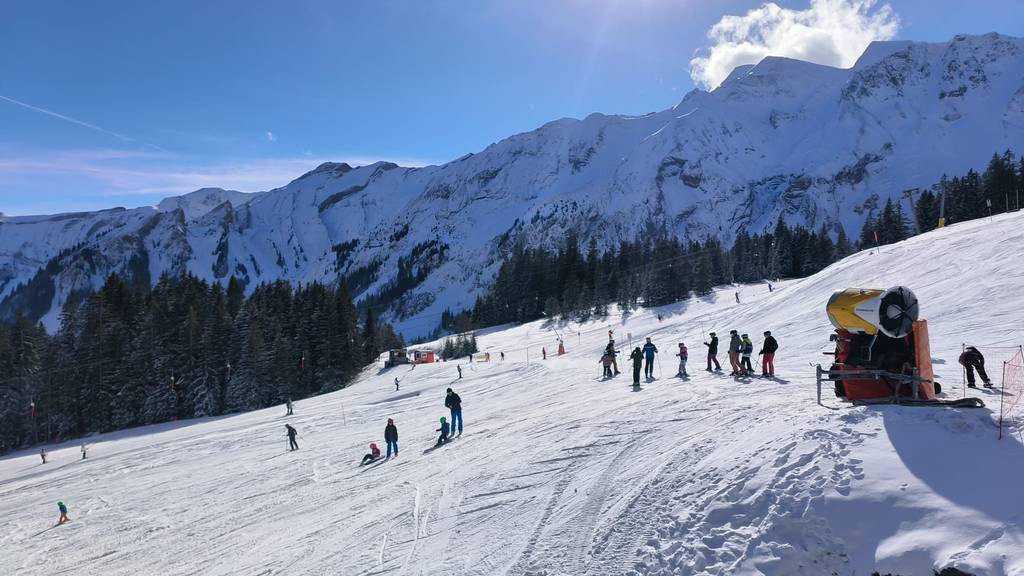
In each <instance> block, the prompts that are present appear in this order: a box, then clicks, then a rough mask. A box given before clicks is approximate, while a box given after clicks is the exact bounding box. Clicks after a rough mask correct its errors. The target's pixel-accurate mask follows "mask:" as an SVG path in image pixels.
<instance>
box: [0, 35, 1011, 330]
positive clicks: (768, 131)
mask: <svg viewBox="0 0 1024 576" xmlns="http://www.w3.org/2000/svg"><path fill="white" fill-rule="evenodd" d="M1007 148H1010V149H1014V150H1018V151H1021V150H1024V41H1022V40H1021V39H1020V38H1014V37H1009V36H1002V35H998V34H986V35H981V36H957V37H955V38H953V39H952V40H950V41H949V42H944V43H919V42H881V43H874V44H872V45H871V46H869V47H868V49H867V50H866V51H865V53H864V55H863V56H862V57H861V59H860V60H859V61H858V62H857V63H856V64H855V65H854V66H853V67H852V68H850V69H838V68H830V67H827V66H820V65H815V64H810V63H806V62H800V61H796V60H791V59H785V58H766V59H764V60H763V61H762V62H760V63H758V64H757V65H754V66H749V67H741V68H738V69H737V70H736V71H734V72H733V74H732V75H730V77H729V79H728V80H727V81H726V82H724V83H723V84H722V86H720V87H719V88H717V89H716V90H714V91H712V92H704V91H699V90H697V91H693V92H691V93H689V94H687V96H686V97H685V98H684V99H683V100H682V101H681V102H680V103H679V104H677V105H676V106H674V107H672V108H670V109H666V110H663V111H661V112H656V113H652V114H648V115H644V116H622V115H604V114H592V115H589V116H587V117H586V118H584V119H582V120H576V119H569V118H563V119H559V120H555V121H552V122H549V123H547V124H545V125H543V126H541V127H539V128H537V129H536V130H533V131H530V132H524V133H521V134H516V135H513V136H510V137H509V138H506V139H504V140H501V141H499V142H496V143H494V144H491V145H490V146H488V147H487V148H485V149H484V150H482V151H480V152H478V153H475V154H468V155H466V156H463V157H461V158H459V159H457V160H454V161H452V162H449V163H446V164H442V165H438V166H426V167H422V168H404V167H400V166H397V165H395V164H392V163H385V162H380V163H376V164H373V165H369V166H351V165H348V164H344V163H326V164H323V165H321V166H319V167H317V168H316V169H314V170H312V171H310V172H308V173H306V174H304V175H302V176H301V177H299V178H297V179H296V180H295V181H293V182H291V183H290V184H288V185H287V186H284V187H281V188H278V189H274V190H270V191H267V192H262V193H258V194H253V195H243V194H241V193H238V192H233V191H227V190H209V189H208V190H200V191H197V192H194V193H192V194H189V195H186V196H183V197H180V198H176V199H168V200H165V201H164V202H161V204H160V206H159V207H157V208H138V209H132V210H117V211H100V212H93V213H83V214H72V215H68V214H65V215H60V216H55V217H22V218H6V219H4V220H2V221H0V315H10V314H13V312H14V309H15V308H21V309H22V310H23V311H27V312H28V313H30V315H31V316H38V317H40V318H42V319H43V320H44V321H45V322H46V323H47V325H48V326H51V327H52V326H54V325H55V322H56V318H57V313H58V311H59V308H60V306H61V304H62V303H63V301H64V300H65V299H66V298H67V295H68V294H70V293H72V292H80V291H82V290H84V289H88V288H90V287H95V286H97V285H99V283H100V282H102V280H103V279H104V278H105V277H106V276H107V275H108V274H109V273H111V272H118V273H122V274H127V275H140V274H144V275H146V276H147V277H148V279H149V280H150V281H155V280H156V279H158V278H159V277H160V276H161V275H162V274H165V273H169V274H179V273H185V272H190V273H192V274H195V275H197V276H200V277H203V278H206V279H208V280H211V281H218V282H224V281H226V280H227V278H229V277H230V276H236V277H239V278H241V279H243V280H244V281H245V282H247V283H248V285H249V286H254V285H256V284H258V283H260V282H266V281H273V280H278V279H283V280H287V281H291V282H308V281H312V280H324V281H331V280H333V279H334V278H336V277H337V276H338V275H339V274H344V275H347V276H348V277H349V278H350V282H351V284H352V289H353V291H354V293H355V294H356V295H357V296H360V297H366V296H370V295H374V294H378V293H380V292H381V291H384V290H386V291H387V293H388V294H389V296H388V298H387V300H388V301H389V303H390V304H392V305H393V307H392V312H393V314H392V318H394V319H397V320H398V327H399V329H401V330H402V331H403V332H404V333H405V334H406V335H407V336H419V335H423V334H426V333H429V332H430V331H432V330H433V329H434V328H435V327H436V326H437V321H438V318H439V316H440V312H441V311H443V310H445V309H448V308H450V309H459V308H463V307H467V306H470V305H472V303H473V301H474V300H475V298H476V297H477V296H478V295H480V294H481V293H482V292H483V291H484V290H486V287H487V285H488V283H489V282H490V279H491V278H492V277H493V274H494V272H495V270H496V267H497V265H498V263H499V262H500V260H501V258H502V257H503V255H504V254H506V253H507V251H508V250H509V249H511V247H512V246H514V245H515V244H516V243H517V242H523V243H525V244H527V245H530V246H537V247H546V248H555V247H557V246H558V245H559V244H560V243H561V242H562V241H563V239H564V237H565V235H566V233H567V232H568V231H570V230H572V231H575V232H577V233H578V235H579V237H580V238H581V239H582V240H583V241H584V242H586V241H588V240H589V239H590V238H594V239H596V240H597V242H598V244H599V246H610V245H612V244H616V243H618V242H620V241H621V240H624V239H633V238H636V237H637V236H650V235H652V234H655V235H665V236H677V237H680V238H692V239H703V238H706V237H709V236H715V237H718V238H720V239H722V240H723V241H725V242H726V243H728V242H730V241H731V240H732V238H733V237H734V235H735V234H736V233H737V232H738V231H740V230H749V231H753V232H759V231H762V230H765V229H767V228H770V227H772V226H774V224H775V222H776V221H777V220H778V219H779V218H780V217H784V218H785V219H786V221H787V222H788V223H790V224H795V225H803V226H808V227H813V228H819V227H821V226H825V227H827V228H828V229H830V230H833V231H837V230H838V229H839V227H840V226H842V227H845V229H846V231H847V233H848V234H850V235H854V234H856V232H857V231H858V230H859V229H860V226H861V224H862V222H863V220H864V218H865V217H867V215H868V214H869V213H871V211H872V210H874V209H876V207H878V206H881V205H882V204H884V201H885V199H887V198H893V199H895V200H898V201H903V202H906V200H905V199H904V194H903V193H904V191H906V190H913V189H917V188H921V187H927V186H930V185H932V184H933V183H935V182H937V181H938V180H939V178H940V177H941V176H942V174H943V173H947V174H957V173H962V172H965V171H966V170H967V169H968V168H979V167H982V166H983V165H984V164H985V162H986V161H987V160H988V158H989V157H990V156H991V154H992V153H993V152H996V151H1002V150H1005V149H1007ZM83 247H87V248H89V249H90V258H88V259H87V260H86V261H83V262H78V263H77V264H76V261H78V260H80V259H82V258H83V256H81V255H80V251H81V250H82V249H83ZM95 253H98V254H102V255H103V257H102V258H92V257H91V255H92V254H95ZM58 257H60V262H55V259H57V258H58ZM48 264H51V265H50V266H49V269H47V265H48ZM68 269H74V270H75V271H76V272H75V274H73V275H71V274H68V273H66V270H68ZM33 278H36V283H35V284H34V285H35V286H36V287H40V286H42V287H45V288H46V290H37V292H38V294H33V295H31V296H30V295H27V294H26V293H25V289H24V288H23V289H21V290H20V291H19V288H18V286H19V285H23V284H26V283H28V282H29V281H30V280H32V279H33ZM29 304H31V306H29Z"/></svg>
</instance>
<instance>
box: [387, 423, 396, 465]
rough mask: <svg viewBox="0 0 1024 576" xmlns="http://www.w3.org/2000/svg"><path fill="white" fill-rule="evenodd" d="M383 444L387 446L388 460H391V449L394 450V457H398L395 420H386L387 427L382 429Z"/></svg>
mask: <svg viewBox="0 0 1024 576" xmlns="http://www.w3.org/2000/svg"><path fill="white" fill-rule="evenodd" d="M384 442H387V445H388V458H391V448H394V449H395V456H396V457H397V456H398V427H397V426H395V420H394V419H393V418H388V425H387V426H385V427H384Z"/></svg>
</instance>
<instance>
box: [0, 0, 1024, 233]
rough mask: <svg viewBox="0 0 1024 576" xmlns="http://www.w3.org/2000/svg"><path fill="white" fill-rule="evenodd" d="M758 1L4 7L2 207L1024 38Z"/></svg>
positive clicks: (381, 149) (1019, 21) (993, 24)
mask: <svg viewBox="0 0 1024 576" xmlns="http://www.w3.org/2000/svg"><path fill="white" fill-rule="evenodd" d="M762 4H763V2H756V1H741V0H515V1H491V0H475V1H470V0H465V1H456V0H436V1H424V0H409V1H401V0H396V1H380V2H355V1H352V2H341V1H327V0H289V1H288V2H283V1H282V2H265V1H255V0H246V1H237V0H219V1H215V2H210V1H208V0H203V1H192V0H178V1H176V2H135V1H122V0H104V1H102V2H82V1H80V0H67V1H44V0H7V1H5V2H3V3H2V4H0V212H4V213H6V214H8V215H12V214H13V215H20V214H33V213H50V212H62V211H73V210H83V209H98V208H106V207H112V206H139V205H146V204H154V203H156V202H157V201H159V199H160V198H163V197H165V196H169V195H175V194H180V193H184V192H187V191H190V190H193V189H196V188H200V187H203V186H222V187H226V188H235V189H239V190H244V191H255V190H264V189H268V188H271V187H274V186H280V185H283V184H286V183H287V182H288V181H289V180H291V179H293V178H295V177H297V176H299V175H300V174H301V173H302V172H304V171H305V170H308V169H310V168H312V167H314V166H316V165H317V164H318V163H320V162H322V161H325V160H339V161H349V162H355V163H366V162H371V161H374V160H379V159H386V160H393V161H397V162H399V163H402V164H424V163H436V162H444V161H447V160H450V159H453V158H456V157H458V156H461V155H462V154H465V153H467V152H474V151H478V150H480V149H482V148H483V147H485V146H487V145H488V144H490V143H491V142H494V141H496V140H499V139H501V138H504V137H506V136H509V135H511V134H514V133H516V132H522V131H526V130H531V129H533V128H535V127H537V126H539V125H541V124H543V123H544V122H547V121H549V120H552V119H556V118H560V117H565V116H571V117H577V118H581V117H584V116H586V115H587V114H589V113H591V112H605V113H626V114H642V113H646V112H651V111H656V110H662V109H665V108H668V107H670V106H672V105H673V104H674V103H676V102H677V101H678V100H679V99H681V98H682V96H683V95H684V94H685V93H686V92H687V91H689V90H691V89H693V88H694V87H695V85H696V83H695V81H694V78H697V81H698V82H702V83H704V84H707V85H710V84H712V83H713V82H714V79H715V78H718V77H719V76H720V75H721V72H720V70H722V69H725V68H728V67H731V66H732V65H733V64H734V63H736V62H738V61H740V60H742V59H743V58H749V57H750V55H749V54H747V51H748V48H749V45H750V44H751V43H753V44H754V45H758V46H757V50H755V52H756V53H757V54H761V53H773V52H783V54H781V55H795V54H799V55H803V56H806V57H808V58H818V59H823V60H829V59H830V58H831V59H840V60H841V61H843V62H846V61H848V60H849V59H850V58H852V57H854V56H851V55H850V54H853V53H855V52H856V51H858V50H859V49H860V48H859V44H863V43H866V42H867V41H870V39H871V37H872V36H879V35H882V36H884V37H894V38H898V39H911V40H925V41H943V40H948V39H949V38H950V37H952V36H953V35H955V34H958V33H983V32H989V31H997V32H1002V33H1006V34H1011V35H1016V36H1021V35H1024V2H1022V1H1021V0H984V1H966V0H889V2H871V1H870V0H799V1H779V2H777V3H776V4H777V5H778V9H774V8H773V9H770V10H769V9H764V8H762V7H761V6H762ZM812 4H813V6H812ZM730 15H731V16H734V17H735V18H733V19H731V20H730V19H729V18H727V17H728V16H730ZM833 16H835V17H833ZM723 18H725V19H724V20H723ZM737 18H738V20H737ZM748 24H752V26H748ZM716 25H717V26H716ZM748 28H750V29H748ZM751 29H752V30H753V31H751ZM794 30H798V31H799V32H800V33H794ZM709 33H710V35H709ZM833 38H838V40H837V41H836V42H835V46H832V47H831V48H830V47H829V46H826V45H828V44H830V43H831V39H833ZM836 46H840V47H841V48H836ZM850 46H855V47H856V48H850ZM695 57H698V58H703V59H704V60H703V61H702V62H703V63H704V67H703V68H702V71H701V72H695V71H694V64H693V63H691V60H693V59H694V58H695ZM837 62H838V60H837Z"/></svg>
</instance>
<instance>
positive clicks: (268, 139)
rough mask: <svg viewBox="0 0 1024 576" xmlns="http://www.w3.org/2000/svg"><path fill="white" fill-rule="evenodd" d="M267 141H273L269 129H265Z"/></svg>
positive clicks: (272, 135)
mask: <svg viewBox="0 0 1024 576" xmlns="http://www.w3.org/2000/svg"><path fill="white" fill-rule="evenodd" d="M267 141H268V142H273V141H274V133H273V132H271V131H270V130H267Z"/></svg>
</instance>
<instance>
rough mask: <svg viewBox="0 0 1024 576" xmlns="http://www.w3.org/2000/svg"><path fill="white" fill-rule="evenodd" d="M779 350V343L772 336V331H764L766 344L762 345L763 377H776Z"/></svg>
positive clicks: (760, 353)
mask: <svg viewBox="0 0 1024 576" xmlns="http://www.w3.org/2000/svg"><path fill="white" fill-rule="evenodd" d="M778 349H779V343H778V341H777V340H775V337H774V336H772V331H771V330H765V331H764V344H762V345H761V351H760V352H758V354H759V355H760V356H761V377H762V378H771V377H773V376H775V351H776V350H778Z"/></svg>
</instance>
